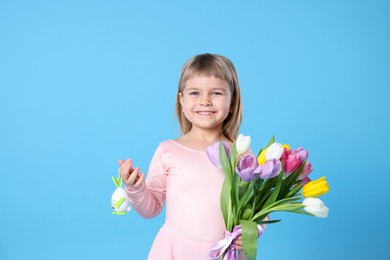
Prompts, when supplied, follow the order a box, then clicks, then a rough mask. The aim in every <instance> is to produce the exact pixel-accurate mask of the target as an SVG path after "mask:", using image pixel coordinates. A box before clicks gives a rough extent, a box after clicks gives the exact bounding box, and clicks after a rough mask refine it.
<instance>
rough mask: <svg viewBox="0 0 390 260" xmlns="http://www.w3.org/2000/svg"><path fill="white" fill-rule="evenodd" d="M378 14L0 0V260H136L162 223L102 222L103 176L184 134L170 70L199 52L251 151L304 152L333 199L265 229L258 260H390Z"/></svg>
mask: <svg viewBox="0 0 390 260" xmlns="http://www.w3.org/2000/svg"><path fill="white" fill-rule="evenodd" d="M184 2H185V3H184ZM389 11H390V2H389V1H385V0H384V1H373V0H370V1H369V0H367V1H357V0H356V1H347V0H334V1H318V0H314V1H313V0H307V1H303V0H302V1H299V0H298V1H241V2H240V3H238V1H226V0H225V1H199V0H197V1H124V0H116V1H5V0H0V122H1V127H0V149H1V153H0V208H1V209H0V259H4V260H14V259H40V260H42V259H112V258H117V259H146V256H147V253H148V250H149V248H150V246H151V243H152V241H153V239H154V236H155V234H156V233H157V231H158V229H159V227H160V226H161V224H162V223H163V220H164V216H163V215H164V214H162V215H161V216H159V217H157V218H155V219H152V220H145V219H142V218H141V217H139V216H138V215H137V214H136V213H135V212H132V213H131V214H128V215H127V216H124V217H122V216H113V215H111V208H110V198H111V193H112V192H113V190H114V189H115V186H114V184H113V182H112V181H111V176H112V175H116V174H117V168H118V165H117V160H118V159H121V158H123V159H125V158H128V157H132V158H133V160H134V161H135V163H136V164H137V165H139V166H140V167H141V169H143V171H144V172H146V171H147V168H148V164H149V161H150V159H151V156H152V155H153V152H154V149H155V148H156V146H157V145H158V143H159V142H160V141H162V140H164V139H168V138H174V137H177V136H178V135H179V131H178V125H177V123H176V121H175V117H174V112H173V111H174V102H175V93H176V88H177V81H178V77H179V71H180V68H181V66H182V64H183V63H184V62H185V61H186V60H187V59H188V58H190V57H191V56H193V55H196V54H199V53H204V52H210V53H218V54H222V55H225V56H227V57H229V58H230V59H231V60H232V61H233V62H234V63H235V65H236V67H237V70H238V73H239V77H240V81H241V87H242V92H243V102H244V109H245V114H244V121H243V124H242V128H241V132H242V133H244V134H248V135H251V136H252V139H253V145H252V147H253V149H255V150H257V149H258V148H260V146H263V145H264V144H265V143H266V142H267V141H268V139H269V138H270V137H271V136H272V135H273V134H276V136H277V138H278V140H279V141H280V142H289V143H290V144H291V145H292V147H297V146H299V145H303V146H304V147H305V148H307V149H308V150H309V151H310V157H309V158H310V160H311V162H312V163H313V167H314V169H315V170H314V172H313V173H312V177H313V178H319V177H321V176H323V175H326V176H327V179H328V181H329V183H330V185H331V191H330V193H329V194H327V195H325V196H324V197H323V200H324V201H325V203H326V204H327V206H328V207H329V208H330V215H329V217H328V218H327V219H317V218H311V217H307V216H300V215H299V216H296V215H292V214H279V215H274V217H273V218H276V217H281V218H283V221H282V222H281V223H278V224H275V225H272V226H269V227H268V228H267V230H266V232H265V234H264V235H263V236H262V237H261V238H260V240H259V253H258V258H259V259H267V260H271V259H302V260H303V259H371V258H375V259H389V258H390V253H389V248H388V242H389V241H390V237H389V232H390V228H389V217H390V214H389V212H390V211H389V198H390V196H389V193H388V190H389V186H388V185H389V181H390V178H389V170H388V162H389V160H388V158H387V154H386V152H387V151H388V147H389V146H390V142H389V137H388V135H389V133H390V127H389V111H390V106H389V87H390V84H389V83H390V66H389V65H390V48H389V46H390V26H389V25H390V24H389V22H390V20H389V19H390V18H389ZM205 181H207V180H205ZM189 224H190V223H189Z"/></svg>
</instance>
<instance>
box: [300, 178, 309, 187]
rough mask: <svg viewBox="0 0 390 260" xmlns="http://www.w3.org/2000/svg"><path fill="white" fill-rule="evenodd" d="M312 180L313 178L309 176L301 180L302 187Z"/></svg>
mask: <svg viewBox="0 0 390 260" xmlns="http://www.w3.org/2000/svg"><path fill="white" fill-rule="evenodd" d="M308 182H311V179H310V178H309V177H305V178H303V179H302V180H301V185H302V187H303V186H305V185H306V183H308Z"/></svg>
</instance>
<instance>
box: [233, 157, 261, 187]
mask: <svg viewBox="0 0 390 260" xmlns="http://www.w3.org/2000/svg"><path fill="white" fill-rule="evenodd" d="M260 171H261V167H260V166H259V165H258V164H257V161H256V157H255V156H254V155H246V156H244V157H243V158H241V160H240V162H239V164H238V167H236V173H237V174H238V175H239V176H240V177H241V179H243V180H244V181H246V182H249V181H251V180H253V179H254V178H255V176H256V174H259V173H260Z"/></svg>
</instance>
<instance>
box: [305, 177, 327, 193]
mask: <svg viewBox="0 0 390 260" xmlns="http://www.w3.org/2000/svg"><path fill="white" fill-rule="evenodd" d="M329 188H330V187H329V185H328V183H327V182H326V180H325V176H324V177H321V178H319V179H318V180H315V181H311V182H309V183H307V184H306V185H305V186H303V188H302V195H303V196H305V197H306V198H308V197H319V196H322V195H324V194H325V193H327V192H328V191H329Z"/></svg>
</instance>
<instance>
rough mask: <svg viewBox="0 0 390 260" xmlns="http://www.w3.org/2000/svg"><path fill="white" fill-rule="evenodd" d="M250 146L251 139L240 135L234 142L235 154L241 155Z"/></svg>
mask: <svg viewBox="0 0 390 260" xmlns="http://www.w3.org/2000/svg"><path fill="white" fill-rule="evenodd" d="M250 145H251V137H250V136H249V135H248V136H244V135H242V134H240V135H239V136H238V137H237V140H236V148H237V153H238V154H239V155H242V154H244V153H246V152H247V151H248V149H249V146H250Z"/></svg>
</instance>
